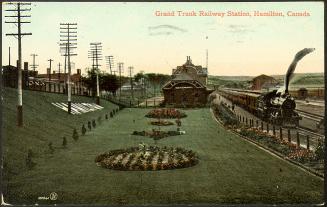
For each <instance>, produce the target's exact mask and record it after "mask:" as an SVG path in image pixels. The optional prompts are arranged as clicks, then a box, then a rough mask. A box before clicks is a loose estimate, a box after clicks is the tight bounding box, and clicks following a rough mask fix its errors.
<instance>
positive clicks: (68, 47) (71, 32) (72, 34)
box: [60, 23, 77, 114]
mask: <svg viewBox="0 0 327 207" xmlns="http://www.w3.org/2000/svg"><path fill="white" fill-rule="evenodd" d="M60 30H61V31H60V38H63V39H60V48H61V49H64V51H65V52H64V56H65V60H66V57H67V64H68V76H67V88H68V90H67V93H68V95H67V96H68V100H67V101H68V104H67V105H68V113H69V114H71V101H72V100H71V83H70V82H71V80H70V75H71V64H70V57H71V56H76V55H77V54H76V53H74V52H73V51H72V50H73V49H76V48H77V47H76V45H77V42H76V41H77V31H76V30H77V23H60ZM75 38H76V39H75ZM65 69H66V61H65Z"/></svg>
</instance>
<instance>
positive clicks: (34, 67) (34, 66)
mask: <svg viewBox="0 0 327 207" xmlns="http://www.w3.org/2000/svg"><path fill="white" fill-rule="evenodd" d="M31 56H33V65H31V68H32V69H33V77H34V78H35V76H36V73H35V69H36V68H37V66H39V65H36V64H35V56H37V54H31Z"/></svg>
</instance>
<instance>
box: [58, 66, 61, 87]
mask: <svg viewBox="0 0 327 207" xmlns="http://www.w3.org/2000/svg"><path fill="white" fill-rule="evenodd" d="M60 66H61V64H60V63H59V64H58V73H59V75H58V79H59V84H60ZM59 86H60V85H59Z"/></svg>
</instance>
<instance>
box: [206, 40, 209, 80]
mask: <svg viewBox="0 0 327 207" xmlns="http://www.w3.org/2000/svg"><path fill="white" fill-rule="evenodd" d="M207 39H208V36H206V40H207ZM206 68H207V75H208V71H209V68H208V48H207V49H206ZM207 84H208V78H206V85H207Z"/></svg>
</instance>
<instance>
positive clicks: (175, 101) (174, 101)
mask: <svg viewBox="0 0 327 207" xmlns="http://www.w3.org/2000/svg"><path fill="white" fill-rule="evenodd" d="M207 79H208V72H207V68H203V67H202V66H201V65H197V66H196V65H194V64H193V63H192V60H191V58H190V56H187V60H186V63H184V64H183V65H181V66H177V68H176V69H173V71H172V76H171V80H170V81H168V82H167V83H166V84H165V85H164V86H163V87H162V90H163V94H164V104H165V105H168V106H169V105H171V106H173V107H200V106H204V105H206V103H207V100H208V95H209V94H210V93H211V92H212V91H213V90H209V89H208V88H207V86H206V85H207Z"/></svg>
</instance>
